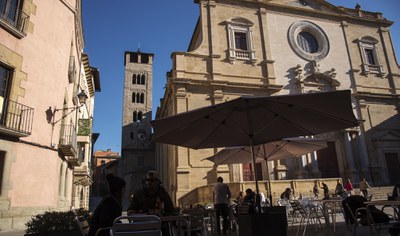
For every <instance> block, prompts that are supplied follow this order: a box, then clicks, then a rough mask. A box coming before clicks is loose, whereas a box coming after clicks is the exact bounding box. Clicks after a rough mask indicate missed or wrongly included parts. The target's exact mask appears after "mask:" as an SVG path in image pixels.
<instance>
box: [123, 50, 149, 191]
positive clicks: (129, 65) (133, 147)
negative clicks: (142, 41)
mask: <svg viewBox="0 0 400 236" xmlns="http://www.w3.org/2000/svg"><path fill="white" fill-rule="evenodd" d="M153 58H154V54H151V53H143V52H140V51H139V50H138V51H137V52H125V58H124V67H125V79H124V99H123V114H122V148H121V157H122V158H121V159H122V165H121V166H122V168H121V170H122V172H123V174H124V177H125V180H126V181H127V191H128V192H129V191H131V192H133V191H134V190H135V189H137V188H140V187H141V179H142V178H143V177H144V175H145V174H146V172H147V171H149V170H154V169H155V159H154V148H153V145H152V142H151V124H150V121H151V118H152V105H151V104H152V82H153Z"/></svg>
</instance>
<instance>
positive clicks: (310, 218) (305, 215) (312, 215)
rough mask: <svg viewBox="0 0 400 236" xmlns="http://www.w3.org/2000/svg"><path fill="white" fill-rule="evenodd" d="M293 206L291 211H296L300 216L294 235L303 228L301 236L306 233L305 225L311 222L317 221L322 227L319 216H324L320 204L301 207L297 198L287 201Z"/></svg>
mask: <svg viewBox="0 0 400 236" xmlns="http://www.w3.org/2000/svg"><path fill="white" fill-rule="evenodd" d="M289 202H290V205H291V206H292V208H293V211H295V212H298V213H299V215H300V216H301V219H300V224H299V226H298V228H297V233H296V236H297V235H298V234H299V232H300V230H301V229H302V228H303V236H305V235H306V230H307V226H308V225H310V224H311V223H313V224H316V223H319V226H320V227H321V228H322V224H321V220H320V218H323V217H324V214H323V210H322V208H321V206H320V205H316V206H309V207H303V206H302V205H301V204H300V202H299V201H298V200H291V201H289Z"/></svg>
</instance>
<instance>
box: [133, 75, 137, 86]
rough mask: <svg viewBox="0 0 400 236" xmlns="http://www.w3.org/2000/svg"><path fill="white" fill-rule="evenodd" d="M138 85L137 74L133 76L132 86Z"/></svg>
mask: <svg viewBox="0 0 400 236" xmlns="http://www.w3.org/2000/svg"><path fill="white" fill-rule="evenodd" d="M136 83H137V76H136V74H133V76H132V84H136Z"/></svg>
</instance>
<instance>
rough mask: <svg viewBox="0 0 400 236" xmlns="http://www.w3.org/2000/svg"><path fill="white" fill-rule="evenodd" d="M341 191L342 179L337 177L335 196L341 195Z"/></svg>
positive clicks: (342, 191) (342, 190) (342, 189)
mask: <svg viewBox="0 0 400 236" xmlns="http://www.w3.org/2000/svg"><path fill="white" fill-rule="evenodd" d="M343 193H344V188H343V185H342V181H341V180H340V179H338V180H337V183H336V188H335V194H336V195H337V196H340V197H341V196H342V195H343Z"/></svg>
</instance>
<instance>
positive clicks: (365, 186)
mask: <svg viewBox="0 0 400 236" xmlns="http://www.w3.org/2000/svg"><path fill="white" fill-rule="evenodd" d="M368 189H372V188H371V186H369V184H368V182H367V181H366V180H365V178H361V181H360V191H361V192H362V194H363V195H364V197H365V198H368Z"/></svg>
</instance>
